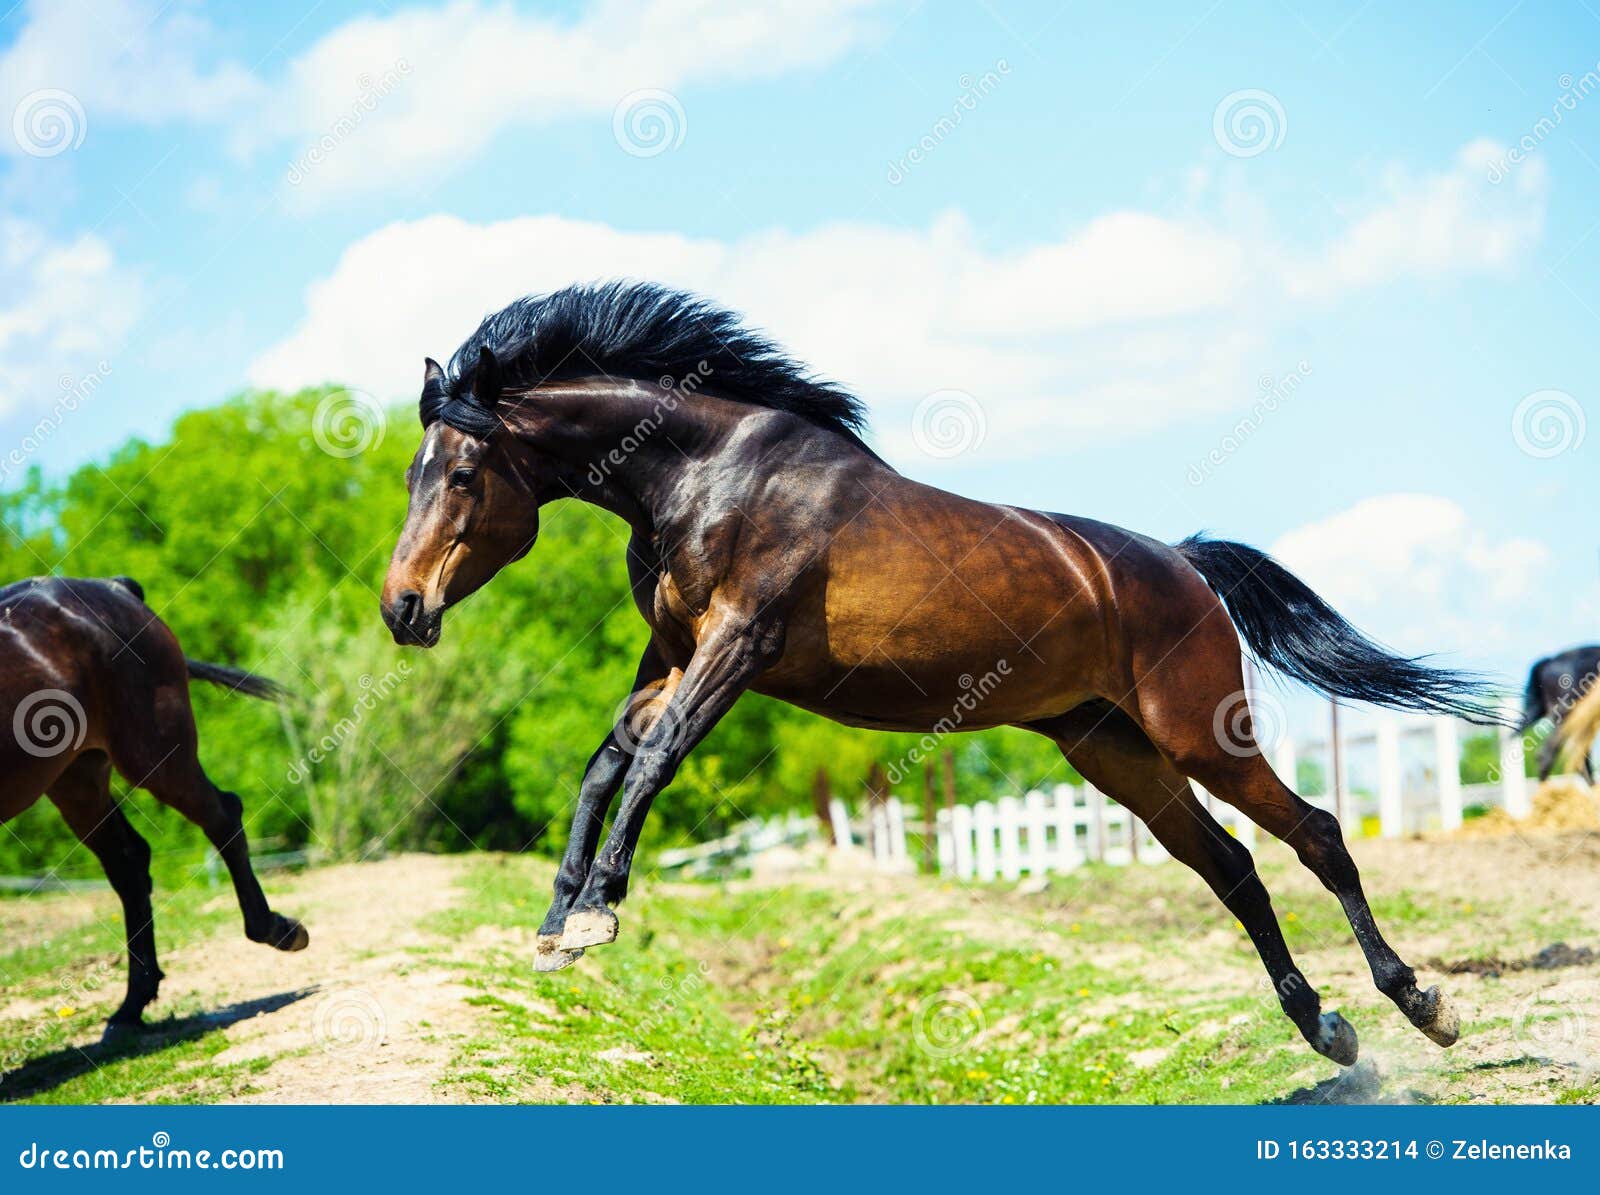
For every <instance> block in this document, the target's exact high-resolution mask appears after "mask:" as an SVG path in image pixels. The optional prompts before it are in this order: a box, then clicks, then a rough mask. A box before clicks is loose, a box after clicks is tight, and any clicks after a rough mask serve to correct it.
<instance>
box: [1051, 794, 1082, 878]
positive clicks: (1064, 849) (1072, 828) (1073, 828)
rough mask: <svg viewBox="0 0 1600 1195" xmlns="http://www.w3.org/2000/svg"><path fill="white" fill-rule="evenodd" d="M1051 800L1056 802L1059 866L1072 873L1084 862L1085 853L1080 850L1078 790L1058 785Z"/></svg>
mask: <svg viewBox="0 0 1600 1195" xmlns="http://www.w3.org/2000/svg"><path fill="white" fill-rule="evenodd" d="M1051 799H1052V800H1054V801H1055V815H1056V857H1057V859H1058V861H1059V862H1058V864H1057V865H1058V866H1059V867H1060V868H1061V870H1062V871H1070V870H1071V869H1072V868H1074V867H1076V866H1078V864H1080V863H1082V862H1083V852H1082V851H1080V850H1079V849H1078V790H1077V789H1075V788H1073V787H1072V785H1070V784H1058V785H1056V786H1055V788H1054V789H1053V790H1052V792H1051Z"/></svg>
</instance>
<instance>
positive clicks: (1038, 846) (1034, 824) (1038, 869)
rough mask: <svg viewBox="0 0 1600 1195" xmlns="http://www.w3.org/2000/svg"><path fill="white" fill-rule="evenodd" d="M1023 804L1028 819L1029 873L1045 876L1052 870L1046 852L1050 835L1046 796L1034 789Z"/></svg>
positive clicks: (1024, 798)
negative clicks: (1045, 802) (1046, 841)
mask: <svg viewBox="0 0 1600 1195" xmlns="http://www.w3.org/2000/svg"><path fill="white" fill-rule="evenodd" d="M1022 804H1023V808H1024V810H1025V811H1026V813H1027V818H1028V871H1029V873H1030V874H1032V875H1043V874H1044V873H1045V872H1047V871H1049V870H1050V856H1049V854H1048V853H1046V851H1045V841H1044V840H1045V836H1046V835H1047V834H1048V833H1049V830H1048V828H1047V827H1048V823H1047V822H1046V820H1045V808H1044V794H1043V793H1042V792H1040V791H1039V790H1038V789H1033V790H1031V791H1030V792H1029V793H1028V794H1027V795H1026V796H1024V797H1023V798H1022Z"/></svg>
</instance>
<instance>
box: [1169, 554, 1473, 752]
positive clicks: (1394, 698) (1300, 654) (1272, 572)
mask: <svg viewBox="0 0 1600 1195" xmlns="http://www.w3.org/2000/svg"><path fill="white" fill-rule="evenodd" d="M1177 552H1178V554H1179V555H1180V556H1182V557H1183V558H1184V559H1185V560H1187V561H1188V562H1189V563H1190V564H1192V565H1193V566H1194V567H1195V569H1196V571H1198V572H1199V573H1200V575H1201V576H1202V577H1204V578H1205V579H1206V584H1208V585H1210V586H1211V588H1212V589H1213V590H1215V591H1216V594H1217V596H1218V597H1220V598H1221V599H1222V602H1223V605H1225V606H1226V607H1227V608H1228V613H1229V614H1230V615H1231V616H1232V617H1233V622H1234V625H1235V626H1236V627H1238V628H1239V634H1240V635H1242V636H1243V637H1244V641H1245V643H1246V644H1248V645H1249V648H1250V650H1251V652H1252V653H1254V655H1255V656H1256V657H1257V658H1258V659H1260V660H1261V661H1262V662H1263V663H1266V664H1270V665H1272V666H1273V667H1274V668H1276V669H1277V670H1278V671H1280V672H1282V673H1284V674H1285V675H1287V676H1292V677H1293V678H1294V679H1295V680H1298V681H1302V682H1304V683H1305V684H1308V685H1310V686H1311V687H1312V688H1314V689H1317V690H1320V691H1321V692H1323V693H1326V694H1328V695H1329V696H1330V697H1346V698H1349V699H1350V700H1351V701H1369V702H1371V703H1372V704H1374V705H1384V706H1389V707H1391V708H1395V709H1409V710H1422V711H1424V712H1427V713H1431V714H1450V715H1455V716H1458V717H1462V718H1467V719H1469V720H1471V721H1473V722H1482V723H1485V724H1497V723H1499V722H1501V721H1502V716H1501V715H1500V713H1499V712H1498V710H1497V709H1496V708H1495V706H1494V704H1493V702H1492V700H1491V698H1490V696H1489V694H1488V693H1487V692H1486V691H1485V687H1484V682H1483V680H1482V678H1480V677H1478V676H1475V675H1473V674H1471V673H1465V672H1455V671H1451V670H1449V669H1443V668H1431V667H1429V666H1428V665H1427V664H1425V663H1423V661H1422V659H1421V658H1408V657H1405V656H1397V655H1393V654H1392V653H1390V652H1387V651H1385V650H1384V649H1383V648H1381V647H1379V646H1378V645H1377V644H1376V643H1374V642H1373V641H1372V640H1370V639H1368V638H1367V637H1366V636H1365V635H1363V634H1362V633H1361V632H1360V631H1358V630H1356V629H1355V627H1353V626H1351V625H1350V624H1349V623H1348V622H1346V621H1345V619H1344V617H1343V616H1342V615H1340V614H1339V612H1338V611H1336V610H1335V609H1333V607H1332V606H1330V605H1328V603H1327V602H1325V601H1323V600H1322V599H1321V598H1320V597H1318V596H1317V595H1316V594H1315V593H1314V592H1312V590H1311V588H1310V587H1309V586H1307V585H1306V583H1305V582H1303V581H1301V580H1300V579H1299V578H1298V577H1296V576H1295V575H1294V574H1293V573H1291V572H1290V571H1289V570H1288V569H1286V568H1284V567H1283V565H1281V564H1279V563H1278V562H1277V561H1276V560H1274V559H1272V557H1270V556H1268V555H1267V554H1266V553H1265V552H1261V551H1257V550H1256V549H1255V548H1251V547H1247V546H1246V545H1244V544H1236V543H1230V542H1229V541H1227V540H1221V539H1205V538H1203V537H1201V536H1199V535H1192V536H1190V537H1189V538H1188V539H1186V540H1184V541H1183V542H1182V543H1180V544H1178V545H1177Z"/></svg>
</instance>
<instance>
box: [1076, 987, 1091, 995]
mask: <svg viewBox="0 0 1600 1195" xmlns="http://www.w3.org/2000/svg"><path fill="white" fill-rule="evenodd" d="M1088 994H1089V989H1088V988H1079V989H1078V995H1080V996H1087V995H1088Z"/></svg>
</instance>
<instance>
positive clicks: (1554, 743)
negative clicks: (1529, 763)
mask: <svg viewBox="0 0 1600 1195" xmlns="http://www.w3.org/2000/svg"><path fill="white" fill-rule="evenodd" d="M1565 738H1566V736H1564V735H1563V734H1562V733H1561V720H1560V716H1559V714H1558V715H1557V717H1556V718H1555V720H1554V721H1553V722H1552V723H1551V725H1550V733H1549V734H1547V735H1545V736H1544V742H1542V743H1540V744H1539V755H1538V760H1539V781H1540V783H1541V784H1542V783H1543V782H1544V781H1546V780H1548V779H1550V773H1551V772H1553V771H1555V767H1556V759H1557V757H1559V756H1560V754H1561V747H1562V745H1563V743H1564V742H1565Z"/></svg>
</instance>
